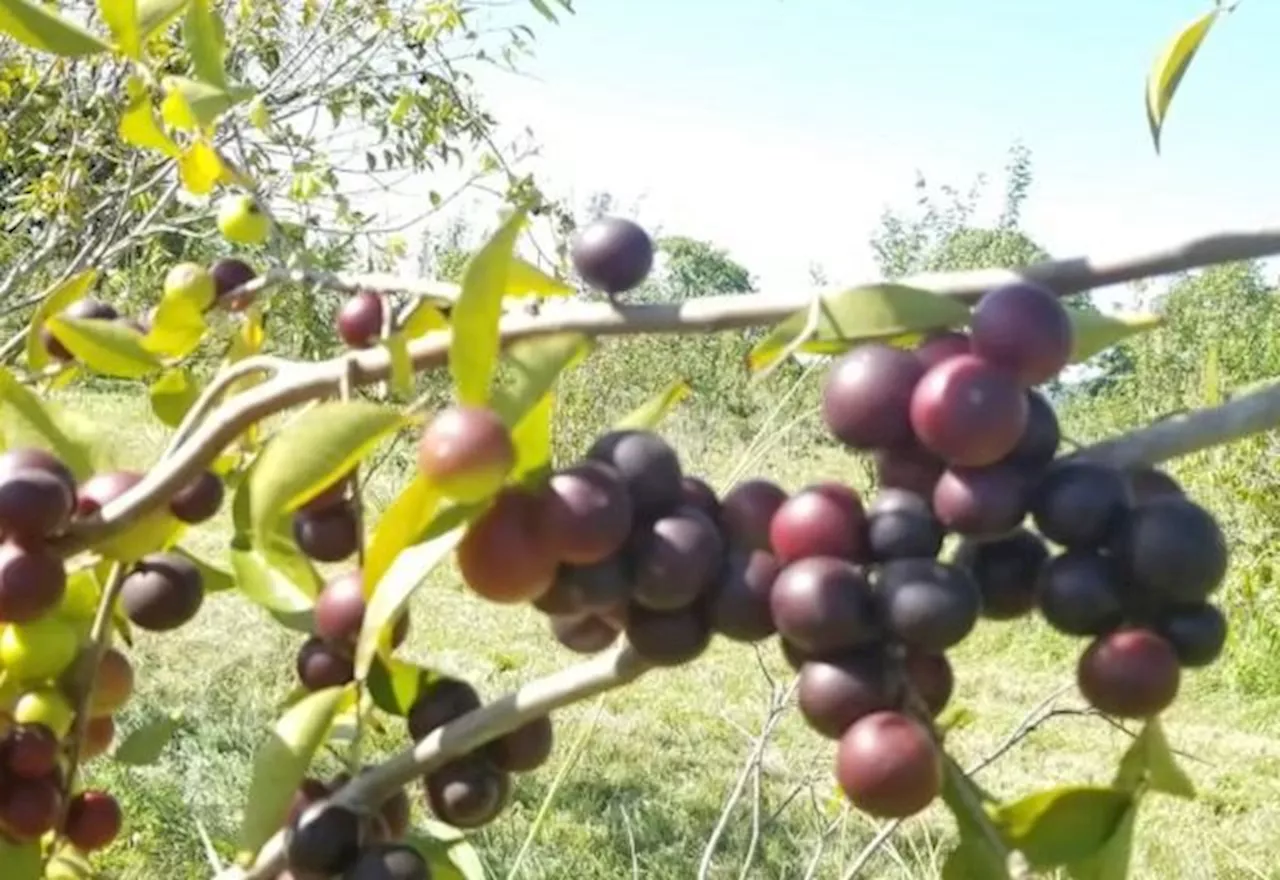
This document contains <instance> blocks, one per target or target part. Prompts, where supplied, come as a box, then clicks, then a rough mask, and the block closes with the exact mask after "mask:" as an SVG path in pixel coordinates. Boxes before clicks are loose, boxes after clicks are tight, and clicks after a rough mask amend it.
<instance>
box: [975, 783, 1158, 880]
mask: <svg viewBox="0 0 1280 880" xmlns="http://www.w3.org/2000/svg"><path fill="white" fill-rule="evenodd" d="M1132 805H1133V795H1131V794H1130V793H1129V792H1126V791H1120V790H1118V789H1114V788H1099V787H1096V786H1084V785H1081V786H1063V787H1061V788H1053V789H1049V790H1048V791H1039V792H1036V793H1035V794H1032V795H1028V796H1027V797H1024V798H1022V799H1021V800H1018V801H1015V802H1014V803H1011V804H1005V805H1003V806H1001V807H1000V808H999V809H998V810H996V812H995V815H994V817H993V818H994V820H995V823H996V825H997V827H999V828H1000V831H1001V833H1002V834H1003V835H1004V837H1005V839H1006V840H1007V841H1008V843H1009V846H1010V848H1012V849H1016V850H1017V851H1019V852H1020V853H1022V854H1023V855H1024V856H1025V857H1026V859H1027V862H1028V864H1030V865H1031V867H1032V868H1036V869H1041V870H1043V869H1048V868H1057V867H1061V866H1063V865H1066V864H1069V863H1071V862H1079V861H1083V860H1085V859H1088V858H1091V857H1093V856H1094V855H1096V854H1097V853H1099V852H1100V851H1101V850H1102V848H1103V847H1104V846H1106V844H1107V841H1109V840H1110V839H1111V837H1112V836H1113V835H1114V834H1115V833H1116V831H1117V830H1118V829H1119V827H1120V823H1121V821H1123V819H1124V816H1125V814H1126V813H1127V812H1128V810H1129V808H1130V807H1131V806H1132Z"/></svg>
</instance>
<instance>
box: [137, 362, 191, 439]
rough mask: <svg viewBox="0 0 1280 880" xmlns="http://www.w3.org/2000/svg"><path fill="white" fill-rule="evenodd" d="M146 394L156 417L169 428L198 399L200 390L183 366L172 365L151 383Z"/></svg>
mask: <svg viewBox="0 0 1280 880" xmlns="http://www.w3.org/2000/svg"><path fill="white" fill-rule="evenodd" d="M148 395H149V397H150V399H151V411H152V412H153V413H155V414H156V418H158V419H159V420H160V421H161V422H163V423H164V424H166V425H168V426H169V427H170V428H176V427H178V425H180V424H182V420H183V418H184V417H185V416H186V414H187V413H188V412H189V411H190V410H191V407H192V406H193V405H194V404H195V402H196V400H197V399H199V397H200V390H199V389H198V388H196V386H195V383H194V382H193V381H192V380H191V374H190V373H188V372H187V371H186V369H185V368H184V367H174V368H172V369H169V370H166V371H165V372H164V373H162V374H161V375H160V377H159V378H158V379H156V380H155V381H154V382H152V383H151V387H150V389H148Z"/></svg>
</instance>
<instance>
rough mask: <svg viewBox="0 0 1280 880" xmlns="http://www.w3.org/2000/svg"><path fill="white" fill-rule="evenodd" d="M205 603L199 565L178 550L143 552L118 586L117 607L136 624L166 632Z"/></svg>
mask: <svg viewBox="0 0 1280 880" xmlns="http://www.w3.org/2000/svg"><path fill="white" fill-rule="evenodd" d="M203 605H204V578H203V576H202V575H201V574H200V569H198V568H196V566H195V564H194V563H193V562H192V561H191V560H190V559H188V558H187V557H185V556H183V555H182V554H180V553H152V554H150V555H149V556H144V557H143V558H142V559H141V560H140V561H139V562H138V564H137V566H136V567H135V568H134V570H133V571H132V572H130V573H129V574H128V575H127V576H126V577H125V579H124V583H123V584H121V586H120V607H121V608H122V609H123V610H124V613H125V615H126V616H127V617H128V618H129V620H130V621H132V622H133V624H134V625H135V626H138V627H140V628H141V629H145V630H150V631H151V632H169V631H170V630H174V629H177V628H178V627H180V626H182V625H184V624H186V623H188V622H190V621H191V620H192V619H193V618H194V617H195V616H196V614H197V613H198V612H199V611H200V608H201V606H203Z"/></svg>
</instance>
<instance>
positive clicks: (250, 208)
mask: <svg viewBox="0 0 1280 880" xmlns="http://www.w3.org/2000/svg"><path fill="white" fill-rule="evenodd" d="M218 231H219V232H221V233H222V235H223V237H224V238H226V239H227V241H231V242H234V243H236V244H262V243H263V242H264V241H266V240H267V235H268V233H270V232H271V220H270V218H268V217H267V215H266V214H264V213H262V209H261V208H259V207H258V203H257V202H255V201H254V200H253V197H252V196H247V195H235V196H227V197H226V198H224V199H223V200H222V201H221V202H219V203H218Z"/></svg>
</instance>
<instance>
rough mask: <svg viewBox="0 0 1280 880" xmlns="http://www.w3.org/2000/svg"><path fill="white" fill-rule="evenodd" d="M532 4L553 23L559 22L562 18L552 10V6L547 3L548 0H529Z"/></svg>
mask: <svg viewBox="0 0 1280 880" xmlns="http://www.w3.org/2000/svg"><path fill="white" fill-rule="evenodd" d="M529 3H530V5H531V6H533V8H534V9H536V10H538V14H539V15H541V16H542V17H543V18H545V19H546V20H547V21H549V22H551V23H552V24H559V23H560V20H559V19H558V18H556V14H555V13H554V12H552V11H551V7H550V6H548V5H547V4H546V0H529Z"/></svg>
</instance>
